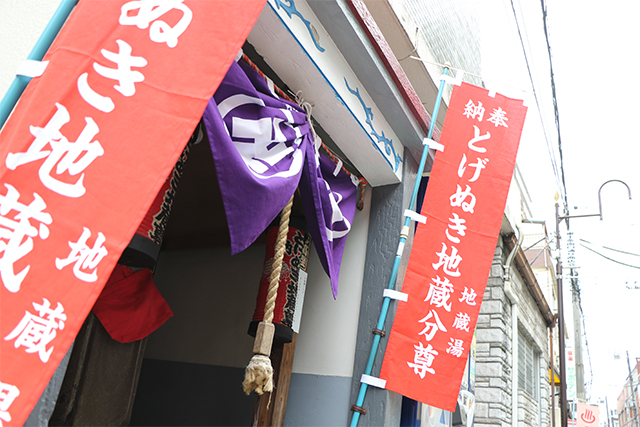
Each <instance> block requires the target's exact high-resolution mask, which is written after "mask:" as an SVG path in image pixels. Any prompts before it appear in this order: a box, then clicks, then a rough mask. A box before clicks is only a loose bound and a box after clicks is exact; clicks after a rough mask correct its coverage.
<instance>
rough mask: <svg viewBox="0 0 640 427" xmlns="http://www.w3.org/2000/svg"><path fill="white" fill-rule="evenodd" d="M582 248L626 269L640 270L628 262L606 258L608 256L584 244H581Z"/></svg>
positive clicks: (639, 267)
mask: <svg viewBox="0 0 640 427" xmlns="http://www.w3.org/2000/svg"><path fill="white" fill-rule="evenodd" d="M580 246H582V247H583V248H585V249H588V250H590V251H591V252H593V253H595V254H596V255H600V256H601V257H602V258H604V259H608V260H609V261H611V262H615V263H616V264H620V265H624V266H625V267H631V268H637V269H640V266H637V265H631V264H627V263H626V262H622V261H618V260H616V259H613V258H609V257H608V256H606V255H604V254H601V253H600V252H598V251H596V250H595V249H591V248H590V247H589V246H587V245H584V244H582V243H580Z"/></svg>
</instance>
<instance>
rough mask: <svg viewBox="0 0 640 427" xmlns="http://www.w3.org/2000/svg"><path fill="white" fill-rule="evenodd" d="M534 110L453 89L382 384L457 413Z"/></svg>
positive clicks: (470, 89)
mask: <svg viewBox="0 0 640 427" xmlns="http://www.w3.org/2000/svg"><path fill="white" fill-rule="evenodd" d="M526 111H527V108H526V107H525V106H524V105H523V103H522V101H520V100H514V99H510V98H506V97H504V96H502V95H500V94H495V96H494V97H492V96H490V95H489V91H487V90H486V89H483V88H479V87H476V86H473V85H469V84H466V83H462V85H461V86H460V87H454V89H453V94H452V97H451V102H450V105H449V109H448V112H447V116H446V119H445V122H444V127H443V132H442V136H441V138H440V143H441V144H443V145H444V147H445V148H444V152H442V153H438V154H437V156H436V160H435V163H434V166H433V169H432V171H431V176H430V178H429V185H428V187H427V192H426V195H425V199H424V204H423V207H422V212H421V213H422V215H424V216H426V217H427V223H426V224H425V225H419V226H418V229H417V231H416V235H415V238H414V241H413V246H412V250H411V255H410V257H409V264H408V266H407V272H406V275H405V279H404V284H403V287H402V292H404V293H407V294H408V300H407V302H399V306H398V311H397V314H396V317H395V320H394V323H393V327H392V329H391V335H390V337H389V343H388V345H387V350H386V354H385V358H384V362H383V364H382V370H381V372H380V377H381V378H383V379H386V380H387V384H386V388H387V389H389V390H392V391H395V392H398V393H400V394H402V395H404V396H407V397H410V398H412V399H414V400H417V401H419V402H423V403H426V404H428V405H431V406H435V407H437V408H441V409H445V410H448V411H454V410H455V408H456V400H457V398H458V393H459V391H460V384H461V379H462V375H463V373H464V369H465V366H466V363H467V359H468V356H469V349H470V345H471V340H472V338H473V333H474V330H475V325H476V321H477V318H478V312H479V310H480V305H481V303H482V297H483V294H484V290H485V287H486V283H487V278H488V276H489V270H490V268H491V262H492V259H493V255H494V252H495V248H496V243H497V240H498V235H499V233H500V225H501V223H502V217H503V214H504V208H505V204H506V200H507V194H508V192H509V186H510V184H511V177H512V175H513V170H514V167H515V161H516V153H517V151H518V145H519V142H520V134H521V132H522V126H523V124H524V118H525V115H526Z"/></svg>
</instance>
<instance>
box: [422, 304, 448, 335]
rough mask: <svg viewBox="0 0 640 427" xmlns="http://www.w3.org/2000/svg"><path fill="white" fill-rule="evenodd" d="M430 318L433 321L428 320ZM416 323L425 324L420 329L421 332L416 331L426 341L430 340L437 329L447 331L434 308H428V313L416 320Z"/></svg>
mask: <svg viewBox="0 0 640 427" xmlns="http://www.w3.org/2000/svg"><path fill="white" fill-rule="evenodd" d="M432 318H433V321H432V322H430V321H429V320H431V319H432ZM418 323H424V324H425V328H424V329H423V330H422V332H420V333H418V335H424V338H425V340H426V341H431V340H432V339H433V337H434V336H435V335H436V332H438V331H442V332H447V328H445V327H444V325H443V324H442V322H441V321H440V318H439V317H438V313H436V312H435V311H434V310H430V311H429V314H427V315H426V316H425V317H424V318H422V319H420V320H418Z"/></svg>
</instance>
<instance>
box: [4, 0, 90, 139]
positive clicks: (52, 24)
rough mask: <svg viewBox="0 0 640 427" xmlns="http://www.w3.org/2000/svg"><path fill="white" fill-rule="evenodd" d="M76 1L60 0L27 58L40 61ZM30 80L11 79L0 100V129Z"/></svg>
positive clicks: (25, 78)
mask: <svg viewBox="0 0 640 427" xmlns="http://www.w3.org/2000/svg"><path fill="white" fill-rule="evenodd" d="M76 3H78V0H62V2H60V5H58V8H57V9H56V11H55V12H54V14H53V16H52V17H51V19H50V20H49V23H48V24H47V26H46V27H45V29H44V31H43V32H42V34H40V37H39V38H38V41H37V42H36V44H35V45H34V46H33V49H31V53H29V56H28V57H27V59H32V60H35V61H41V60H42V58H44V55H45V53H47V50H49V46H51V43H53V40H54V39H55V38H56V36H57V35H58V33H59V32H60V29H61V28H62V26H63V25H64V23H65V21H66V20H67V17H68V16H69V14H70V13H71V11H72V10H73V8H74V7H75V5H76ZM30 80H31V78H30V77H26V76H16V78H15V79H13V82H12V83H11V86H9V89H8V90H7V93H6V94H5V95H4V97H3V98H2V101H0V129H2V126H4V123H5V122H6V121H7V118H8V117H9V114H11V111H13V107H15V105H16V103H17V102H18V99H20V96H22V92H24V90H25V88H26V87H27V84H28V83H29V81H30Z"/></svg>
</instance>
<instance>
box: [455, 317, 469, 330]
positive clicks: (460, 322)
mask: <svg viewBox="0 0 640 427" xmlns="http://www.w3.org/2000/svg"><path fill="white" fill-rule="evenodd" d="M469 323H471V317H469V315H468V314H467V313H458V314H456V318H455V319H454V320H453V325H452V326H453V327H454V328H456V329H459V330H461V331H467V332H469Z"/></svg>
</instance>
